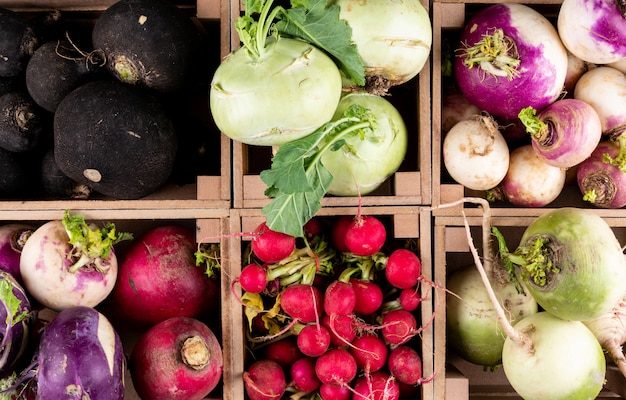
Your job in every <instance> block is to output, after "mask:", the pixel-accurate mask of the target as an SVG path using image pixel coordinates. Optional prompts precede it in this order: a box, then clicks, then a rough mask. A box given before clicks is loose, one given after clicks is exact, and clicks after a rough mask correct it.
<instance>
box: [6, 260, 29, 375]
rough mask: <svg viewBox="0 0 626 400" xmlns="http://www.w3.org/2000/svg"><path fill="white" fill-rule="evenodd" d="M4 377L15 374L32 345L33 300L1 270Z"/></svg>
mask: <svg viewBox="0 0 626 400" xmlns="http://www.w3.org/2000/svg"><path fill="white" fill-rule="evenodd" d="M0 304H1V305H2V306H1V307H0V338H1V339H0V377H1V378H5V377H6V376H8V375H9V374H10V373H11V372H13V371H14V369H15V366H16V364H17V362H18V361H19V360H20V357H21V356H22V355H23V354H24V351H25V350H26V347H27V345H28V342H29V336H28V326H29V324H30V322H31V321H32V320H33V318H32V316H31V311H32V309H31V304H30V300H29V298H28V296H27V294H26V292H25V291H24V288H23V287H22V286H21V285H20V284H19V283H18V282H17V280H15V278H14V277H13V276H12V275H11V274H9V273H7V272H5V271H0Z"/></svg>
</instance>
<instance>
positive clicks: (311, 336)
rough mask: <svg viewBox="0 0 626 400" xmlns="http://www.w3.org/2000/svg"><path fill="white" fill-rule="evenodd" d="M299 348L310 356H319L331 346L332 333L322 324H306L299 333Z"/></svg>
mask: <svg viewBox="0 0 626 400" xmlns="http://www.w3.org/2000/svg"><path fill="white" fill-rule="evenodd" d="M297 344H298V348H299V349H300V351H301V352H302V354H304V355H307V356H309V357H319V356H321V355H322V354H324V353H325V352H326V350H328V347H329V346H330V333H329V332H328V329H326V327H324V326H322V325H318V324H312V325H306V326H304V328H302V329H301V330H300V332H299V333H298V340H297Z"/></svg>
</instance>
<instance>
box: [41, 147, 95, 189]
mask: <svg viewBox="0 0 626 400" xmlns="http://www.w3.org/2000/svg"><path fill="white" fill-rule="evenodd" d="M41 186H42V188H43V190H44V191H45V192H46V193H47V194H49V195H51V196H53V197H55V198H59V199H87V198H89V196H90V195H91V189H90V188H89V186H87V185H85V184H82V183H78V182H76V181H75V180H74V179H72V178H70V177H68V176H67V175H65V174H64V173H63V171H61V169H60V168H59V166H58V165H57V163H56V161H55V159H54V149H49V150H48V151H47V152H46V153H45V154H44V156H43V158H42V160H41Z"/></svg>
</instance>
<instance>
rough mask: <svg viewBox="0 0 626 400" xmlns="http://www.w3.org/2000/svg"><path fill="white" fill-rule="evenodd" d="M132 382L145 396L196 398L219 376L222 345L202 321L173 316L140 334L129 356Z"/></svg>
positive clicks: (212, 386) (147, 399)
mask: <svg viewBox="0 0 626 400" xmlns="http://www.w3.org/2000/svg"><path fill="white" fill-rule="evenodd" d="M130 367H131V373H132V379H133V385H134V387H135V390H136V391H137V394H138V395H139V396H140V397H141V398H142V399H145V400H160V399H171V400H176V399H180V400H200V399H203V398H205V397H206V396H207V395H208V394H209V393H211V391H213V389H215V387H217V384H218V383H219V381H220V379H221V377H222V369H223V359H222V349H221V347H220V344H219V342H218V340H217V338H216V337H215V335H214V333H213V332H212V331H211V329H209V327H208V326H206V325H205V324H203V323H202V322H200V321H198V320H196V319H194V318H187V317H174V318H169V319H167V320H165V321H162V322H160V323H158V324H156V325H154V326H152V327H151V328H150V329H149V330H148V331H147V332H146V333H144V334H143V336H141V338H140V339H139V341H138V342H137V344H136V345H135V347H134V348H133V351H132V353H131V358H130Z"/></svg>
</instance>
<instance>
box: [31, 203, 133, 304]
mask: <svg viewBox="0 0 626 400" xmlns="http://www.w3.org/2000/svg"><path fill="white" fill-rule="evenodd" d="M131 238H132V235H131V234H129V233H122V232H117V231H116V230H115V226H114V225H113V224H111V223H108V224H106V226H105V227H103V228H98V227H96V226H95V224H87V223H86V222H85V219H84V217H83V216H81V215H74V216H71V215H70V212H69V210H68V211H66V212H65V214H64V216H63V219H62V220H53V221H50V222H47V223H45V224H43V225H42V226H40V227H39V228H37V229H36V230H35V232H33V234H32V235H31V236H30V237H29V238H28V240H27V241H26V244H25V245H24V247H23V249H22V255H21V257H20V273H21V276H22V280H23V282H24V287H25V289H26V290H27V291H28V293H30V295H31V296H32V297H33V298H35V299H36V300H37V301H38V302H39V303H40V304H42V305H43V306H44V307H48V308H50V309H52V310H56V311H60V310H63V309H65V308H68V307H72V306H89V307H94V306H96V305H98V304H100V303H101V302H102V301H103V300H104V299H105V298H106V297H107V296H108V295H109V294H110V293H111V291H112V290H113V287H114V285H115V283H116V280H117V267H118V263H117V256H116V255H115V252H114V250H113V245H114V244H115V243H117V242H119V241H121V240H128V239H131Z"/></svg>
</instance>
